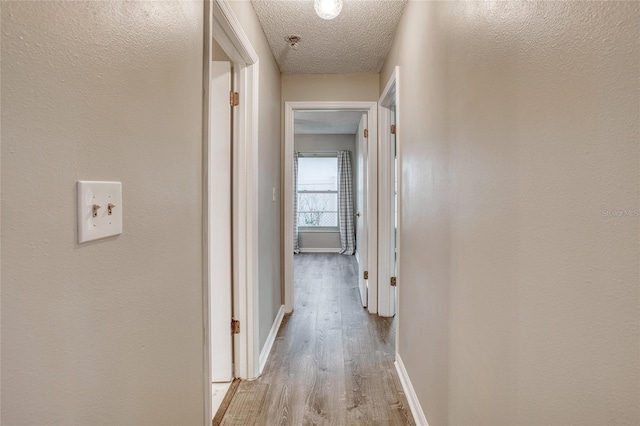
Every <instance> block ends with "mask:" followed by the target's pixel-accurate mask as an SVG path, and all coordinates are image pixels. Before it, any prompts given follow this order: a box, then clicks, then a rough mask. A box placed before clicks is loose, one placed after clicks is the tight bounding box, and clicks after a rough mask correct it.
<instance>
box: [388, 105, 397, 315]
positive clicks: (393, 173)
mask: <svg viewBox="0 0 640 426" xmlns="http://www.w3.org/2000/svg"><path fill="white" fill-rule="evenodd" d="M391 125H392V126H393V132H391V139H390V142H391V179H392V180H393V184H392V186H391V187H392V191H393V194H392V196H391V198H392V203H393V206H392V207H391V224H390V225H391V226H390V228H391V233H392V234H391V256H389V257H390V260H391V268H390V271H391V275H392V277H393V279H395V278H396V277H397V276H398V145H397V144H396V133H395V127H396V107H395V105H394V106H392V107H391ZM396 289H397V287H393V288H392V289H391V306H392V308H391V316H393V315H395V314H396Z"/></svg>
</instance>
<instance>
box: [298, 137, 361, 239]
mask: <svg viewBox="0 0 640 426" xmlns="http://www.w3.org/2000/svg"><path fill="white" fill-rule="evenodd" d="M293 144H294V149H295V150H296V151H298V152H327V151H330V152H337V151H349V152H351V165H352V169H351V171H352V173H353V175H352V176H353V178H354V179H353V190H354V195H355V189H356V186H355V184H356V180H355V172H356V170H355V169H354V168H353V166H354V165H355V158H356V157H355V144H356V137H355V135H309V134H297V135H294V140H293ZM298 240H299V241H298V242H299V245H300V248H301V249H302V250H303V251H304V249H334V250H335V249H340V248H341V245H340V233H339V232H338V231H336V232H302V231H299V234H298Z"/></svg>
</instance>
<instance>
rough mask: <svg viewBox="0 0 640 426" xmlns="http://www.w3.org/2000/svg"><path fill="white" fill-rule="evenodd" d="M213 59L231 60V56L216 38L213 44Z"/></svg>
mask: <svg viewBox="0 0 640 426" xmlns="http://www.w3.org/2000/svg"><path fill="white" fill-rule="evenodd" d="M211 59H212V60H214V61H225V62H231V59H229V56H228V55H227V54H226V52H225V51H224V50H223V49H222V46H220V44H218V42H217V41H215V40H213V44H212V45H211Z"/></svg>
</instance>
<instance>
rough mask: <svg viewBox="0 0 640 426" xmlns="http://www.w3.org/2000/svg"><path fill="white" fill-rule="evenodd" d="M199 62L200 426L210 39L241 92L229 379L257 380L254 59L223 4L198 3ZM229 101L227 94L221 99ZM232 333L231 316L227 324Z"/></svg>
mask: <svg viewBox="0 0 640 426" xmlns="http://www.w3.org/2000/svg"><path fill="white" fill-rule="evenodd" d="M203 9H204V16H205V26H204V58H203V96H204V97H203V117H202V118H203V164H202V168H203V182H202V199H203V203H202V207H203V246H202V251H203V262H202V263H203V277H204V278H203V316H202V317H203V329H204V330H203V331H204V333H203V335H204V342H203V352H204V357H203V359H204V375H203V386H204V394H205V401H208V403H206V404H205V405H204V407H205V413H204V425H211V420H212V419H213V413H212V404H211V382H212V378H213V372H212V357H213V356H214V355H213V352H215V351H216V350H217V348H214V347H213V346H212V342H211V328H212V324H211V320H212V310H213V309H212V298H214V297H216V295H215V294H214V289H213V288H212V287H213V286H214V282H215V280H216V279H217V271H212V270H211V264H210V261H209V259H210V253H209V251H210V243H209V237H210V233H209V229H210V228H209V226H210V224H209V222H210V220H211V219H210V215H209V210H210V205H209V204H210V203H209V198H210V194H209V190H210V187H211V183H210V179H209V174H210V173H211V172H212V170H211V169H210V166H209V150H210V149H211V148H210V146H209V145H210V142H211V138H210V135H211V133H212V129H213V128H214V126H218V117H216V116H214V114H212V113H211V112H210V109H211V108H212V105H211V99H210V96H211V87H210V86H211V83H212V81H211V74H212V62H211V56H212V49H211V47H212V39H215V40H216V41H217V42H218V43H219V44H220V46H221V47H222V49H223V50H224V51H225V53H226V54H227V56H228V57H229V58H230V59H231V62H232V63H233V64H234V75H235V77H234V83H235V91H237V92H239V93H240V105H239V106H236V107H234V113H233V131H232V132H233V138H232V147H231V149H232V157H233V175H232V176H231V180H232V189H231V193H232V201H231V204H232V209H231V216H232V223H233V228H232V243H231V247H230V249H232V250H233V255H232V259H233V262H232V271H233V273H232V281H233V316H234V317H235V318H237V319H239V320H240V324H241V326H240V332H239V333H238V334H234V335H233V337H232V339H233V364H234V368H233V376H234V377H239V378H243V379H253V378H255V377H257V376H258V374H259V372H258V365H259V345H258V324H257V322H258V318H259V312H258V306H259V303H258V295H259V294H258V284H257V279H258V273H257V270H258V262H257V259H258V216H257V215H258V213H257V208H256V206H257V199H258V182H257V172H256V169H257V164H258V159H257V156H258V94H259V58H258V55H257V53H256V52H255V50H254V49H253V46H252V45H251V42H250V41H249V38H248V37H247V35H246V33H245V32H244V30H243V28H242V26H241V25H240V22H239V21H238V19H237V17H236V16H235V14H234V12H233V10H232V9H231V6H230V5H229V2H228V1H227V0H212V1H205V2H203ZM226 99H227V102H228V100H229V97H228V93H227V96H226ZM212 225H215V224H212ZM225 322H226V323H227V326H228V328H227V330H228V332H229V333H231V318H228V319H227V321H225Z"/></svg>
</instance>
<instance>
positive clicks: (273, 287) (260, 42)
mask: <svg viewBox="0 0 640 426" xmlns="http://www.w3.org/2000/svg"><path fill="white" fill-rule="evenodd" d="M229 3H230V5H231V8H232V9H233V12H234V13H235V14H236V16H237V18H238V21H239V22H240V25H241V26H242V28H243V29H244V31H245V32H246V34H247V37H249V40H250V41H251V44H252V45H253V48H254V49H255V51H256V53H257V54H258V57H259V58H260V65H259V66H260V68H259V71H260V82H259V90H260V93H259V102H260V106H259V111H258V114H259V134H260V138H259V141H258V144H259V146H258V192H259V195H258V212H259V213H258V214H259V223H258V233H259V241H258V262H259V265H258V268H259V271H258V276H259V278H258V286H259V295H258V297H259V329H260V330H259V334H260V336H259V338H260V348H261V349H262V347H263V346H264V344H265V342H266V340H267V337H268V335H269V331H270V330H271V327H272V326H273V321H274V320H275V318H276V316H277V314H278V310H279V309H280V306H281V305H282V298H283V296H282V259H281V253H282V246H281V244H282V236H281V229H282V228H281V226H282V218H281V215H282V197H281V192H282V191H281V171H280V166H281V163H280V158H281V151H280V149H281V148H280V125H281V124H280V123H281V117H280V113H281V107H280V96H281V81H280V69H279V68H278V65H277V64H276V61H275V59H274V57H273V54H272V53H271V49H269V44H268V43H267V39H266V37H265V36H264V33H263V32H262V27H261V26H260V22H259V21H258V17H257V16H256V13H255V11H254V10H253V7H252V6H251V3H250V2H248V1H231V2H229ZM273 188H275V189H276V201H275V202H274V201H273Z"/></svg>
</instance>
